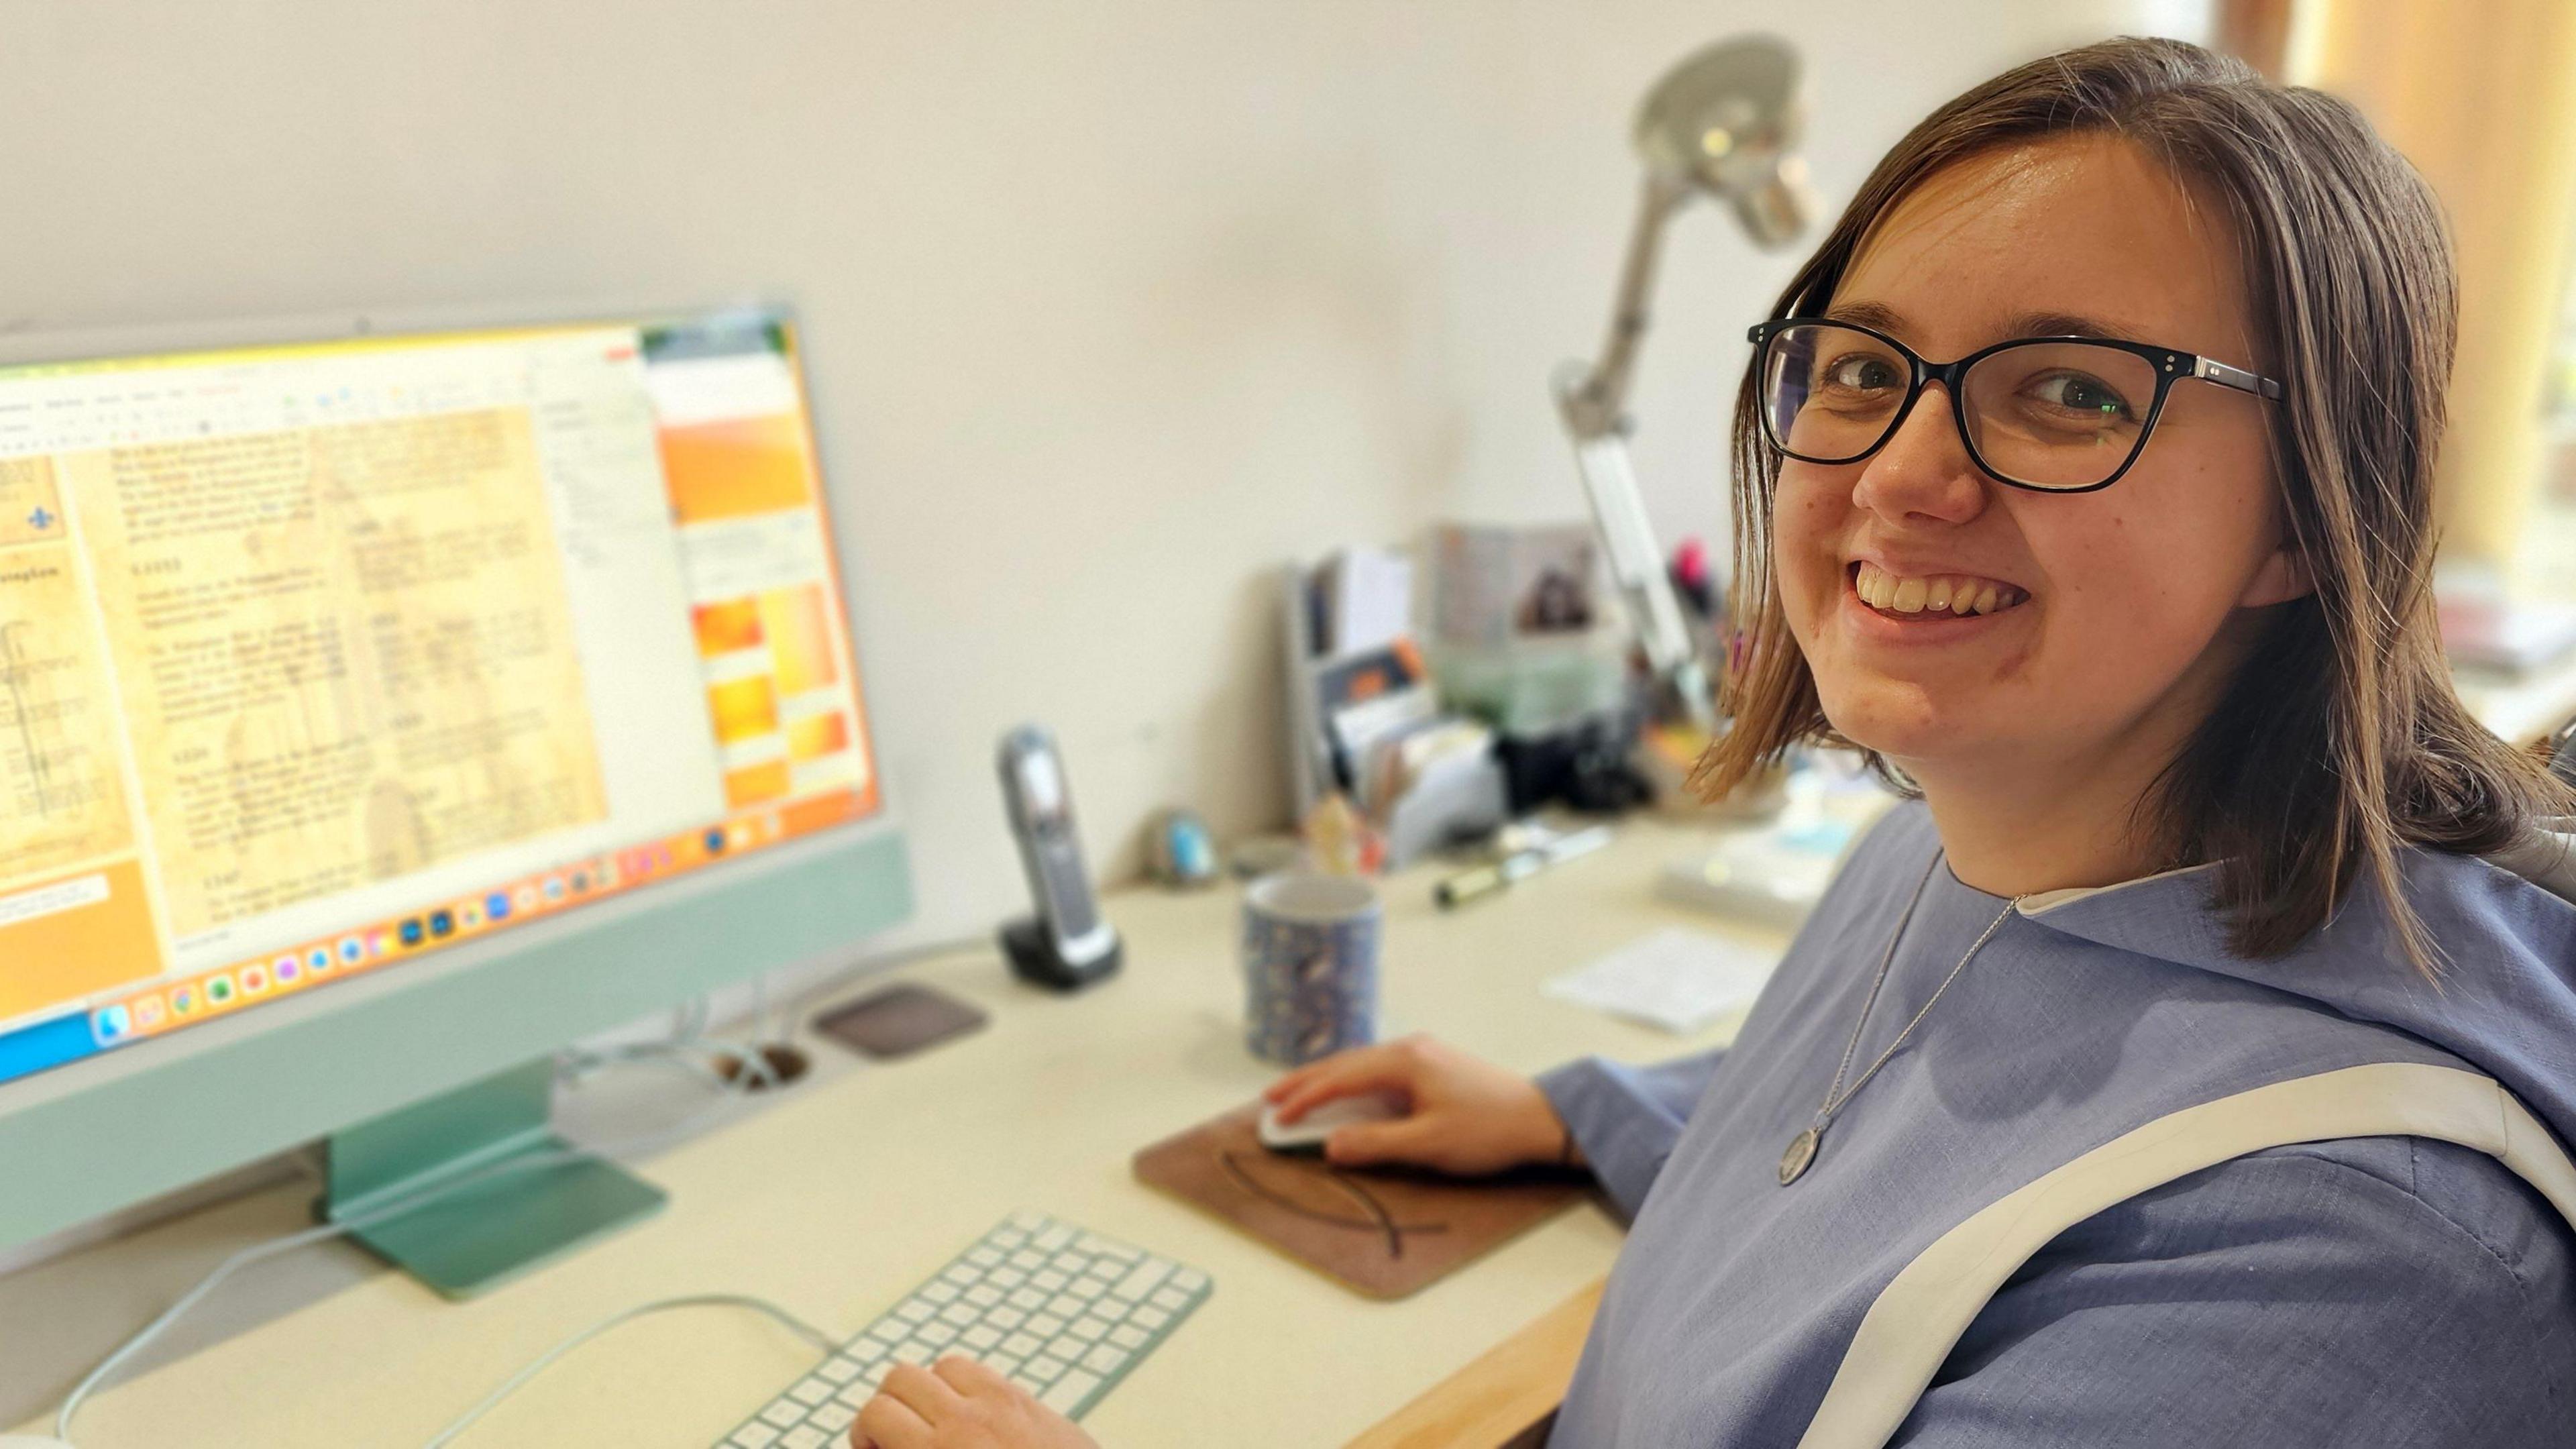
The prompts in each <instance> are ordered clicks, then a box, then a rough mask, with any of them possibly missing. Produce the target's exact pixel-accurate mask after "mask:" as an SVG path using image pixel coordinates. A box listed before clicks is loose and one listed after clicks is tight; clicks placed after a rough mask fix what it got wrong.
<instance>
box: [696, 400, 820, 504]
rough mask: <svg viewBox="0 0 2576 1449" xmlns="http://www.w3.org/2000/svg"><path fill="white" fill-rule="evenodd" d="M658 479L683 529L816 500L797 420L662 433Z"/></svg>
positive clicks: (738, 421) (779, 416)
mask: <svg viewBox="0 0 2576 1449" xmlns="http://www.w3.org/2000/svg"><path fill="white" fill-rule="evenodd" d="M661 444H662V474H663V476H664V478H666V479H667V480H668V481H669V485H670V489H671V512H672V514H673V515H674V516H675V517H677V518H678V519H679V521H680V522H681V523H682V524H691V523H707V522H711V521H713V520H715V519H719V518H741V517H745V516H747V515H749V514H755V513H776V512H779V511H780V510H782V509H788V508H804V507H807V506H809V505H811V504H812V503H813V501H814V482H813V477H814V472H813V464H812V461H811V460H810V459H809V458H807V456H806V453H805V424H804V420H803V419H802V418H800V417H798V416H797V415H796V414H794V413H776V414H772V415H769V416H766V417H754V418H728V419H726V420H724V421H722V422H712V423H689V424H683V425H681V426H679V427H664V428H663V429H662V430H661Z"/></svg>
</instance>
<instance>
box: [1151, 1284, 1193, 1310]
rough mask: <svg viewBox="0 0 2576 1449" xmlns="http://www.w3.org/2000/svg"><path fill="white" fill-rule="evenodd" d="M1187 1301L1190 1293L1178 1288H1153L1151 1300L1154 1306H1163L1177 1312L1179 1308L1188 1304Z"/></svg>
mask: <svg viewBox="0 0 2576 1449" xmlns="http://www.w3.org/2000/svg"><path fill="white" fill-rule="evenodd" d="M1189 1301H1190V1295H1188V1294H1187V1293H1184V1292H1182V1291H1181V1290H1180V1289H1178V1288H1157V1289H1155V1290H1154V1299H1153V1302H1154V1306H1155V1307H1157V1308H1165V1309H1169V1310H1171V1311H1173V1312H1175V1313H1177V1312H1179V1311H1180V1310H1181V1309H1183V1308H1185V1307H1187V1306H1189Z"/></svg>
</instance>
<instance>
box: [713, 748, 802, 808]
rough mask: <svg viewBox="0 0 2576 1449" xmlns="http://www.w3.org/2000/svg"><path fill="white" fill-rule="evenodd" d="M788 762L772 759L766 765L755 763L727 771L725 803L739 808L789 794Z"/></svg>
mask: <svg viewBox="0 0 2576 1449" xmlns="http://www.w3.org/2000/svg"><path fill="white" fill-rule="evenodd" d="M788 783H789V778H788V774H787V762H786V761H785V760H772V761H770V762H769V763H768V764H766V765H753V766H752V767H750V768H749V769H744V770H728V771H726V772H725V782H724V784H725V803H726V804H727V805H729V806H731V807H732V808H734V809H736V810H739V809H741V808H742V807H743V806H745V805H757V804H759V803H760V802H761V801H763V800H776V799H780V798H782V797H784V796H785V795H786V794H787V786H788Z"/></svg>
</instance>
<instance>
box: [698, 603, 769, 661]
mask: <svg viewBox="0 0 2576 1449" xmlns="http://www.w3.org/2000/svg"><path fill="white" fill-rule="evenodd" d="M689 620H690V622H691V623H692V624H693V625H695V626H696V628H697V632H698V655H699V657H700V658H704V659H713V658H714V657H715V656H717V655H719V654H732V653H736V652H738V651H740V650H744V649H757V648H759V647H760V645H761V640H762V637H763V636H762V634H761V632H760V601H759V600H758V599H727V600H725V601H724V602H722V603H720V604H700V605H698V606H697V607H696V608H693V609H691V610H690V611H689Z"/></svg>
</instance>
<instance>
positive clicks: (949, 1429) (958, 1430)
mask: <svg viewBox="0 0 2576 1449" xmlns="http://www.w3.org/2000/svg"><path fill="white" fill-rule="evenodd" d="M850 1443H851V1445H852V1446H853V1449H871V1446H873V1449H1100V1446H1099V1444H1098V1443H1097V1442H1096V1441H1094V1440H1093V1439H1092V1437H1091V1436H1090V1435H1088V1434H1085V1433H1084V1432H1082V1431H1081V1430H1080V1429H1077V1428H1075V1427H1074V1426H1073V1421H1072V1420H1071V1419H1068V1418H1066V1417H1065V1416H1064V1415H1062V1414H1059V1413H1057V1412H1056V1411H1055V1410H1053V1409H1050V1408H1048V1407H1047V1406H1046V1405H1044V1404H1041V1403H1039V1402H1038V1401H1037V1400H1035V1399H1033V1398H1031V1397H1029V1393H1028V1390H1026V1389H1023V1388H1021V1387H1020V1386H1019V1385H1018V1384H1015V1383H1012V1382H1011V1381H1010V1380H1009V1379H1006V1378H1004V1377H1002V1376H1001V1375H1000V1374H998V1373H995V1372H994V1371H993V1370H991V1369H989V1368H986V1367H985V1366H984V1365H982V1364H980V1363H977V1362H976V1361H975V1360H973V1359H971V1358H963V1357H960V1356H958V1355H956V1354H950V1355H949V1356H948V1357H946V1358H943V1359H941V1360H939V1361H938V1362H937V1363H935V1364H932V1365H930V1366H929V1367H927V1368H925V1367H923V1366H922V1365H920V1364H917V1363H903V1364H896V1365H895V1366H894V1369H893V1371H892V1372H890V1373H888V1374H887V1375H886V1376H885V1382H884V1383H883V1384H881V1385H879V1386H878V1388H877V1396H876V1397H875V1398H873V1399H870V1400H868V1401H867V1403H866V1404H864V1405H862V1406H860V1409H859V1419H858V1422H857V1423H855V1424H852V1425H851V1426H850Z"/></svg>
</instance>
